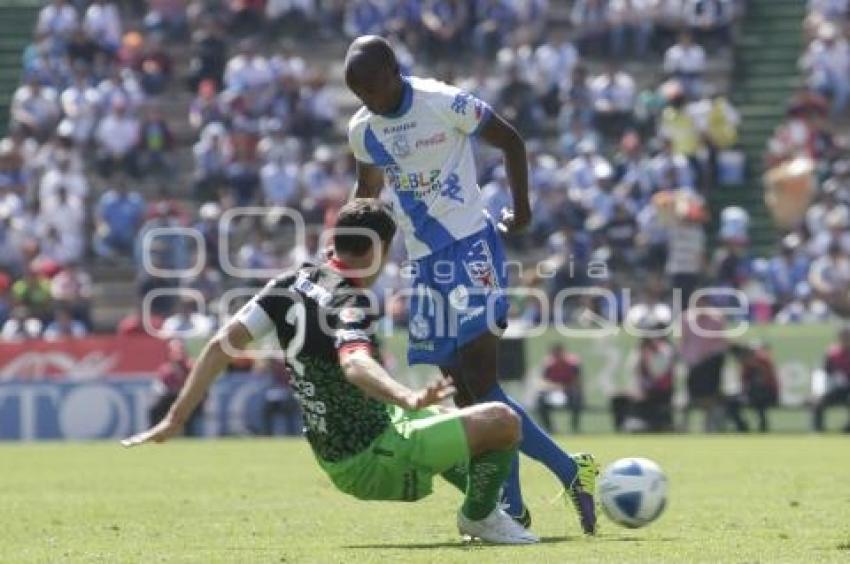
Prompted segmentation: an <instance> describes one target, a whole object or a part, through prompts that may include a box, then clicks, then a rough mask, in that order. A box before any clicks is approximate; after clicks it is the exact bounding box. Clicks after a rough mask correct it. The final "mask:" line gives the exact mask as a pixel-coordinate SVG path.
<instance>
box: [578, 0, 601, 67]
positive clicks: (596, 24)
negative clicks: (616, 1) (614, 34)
mask: <svg viewBox="0 0 850 564" xmlns="http://www.w3.org/2000/svg"><path fill="white" fill-rule="evenodd" d="M570 23H571V24H572V27H573V29H577V30H580V32H579V35H578V45H579V50H580V51H581V53H582V54H583V55H600V54H602V52H603V50H604V44H605V32H606V30H607V27H608V12H607V7H606V3H605V2H603V1H602V0H576V1H575V2H574V3H573V7H572V10H571V11H570Z"/></svg>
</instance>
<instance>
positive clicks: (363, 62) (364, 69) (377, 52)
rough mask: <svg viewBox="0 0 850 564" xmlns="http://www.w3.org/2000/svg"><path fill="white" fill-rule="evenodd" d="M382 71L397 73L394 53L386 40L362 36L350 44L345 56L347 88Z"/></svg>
mask: <svg viewBox="0 0 850 564" xmlns="http://www.w3.org/2000/svg"><path fill="white" fill-rule="evenodd" d="M384 69H387V70H390V71H391V72H399V65H398V59H396V56H395V51H393V48H392V46H391V45H390V44H389V42H388V41H387V40H386V39H384V38H383V37H380V36H377V35H364V36H361V37H358V38H357V39H355V40H354V41H352V42H351V45H349V47H348V52H347V53H346V54H345V83H346V84H347V85H348V86H349V87H351V86H352V85H354V84H362V83H363V82H364V81H368V80H370V79H372V78H373V77H374V76H375V75H377V74H379V73H381V71H383V70H384Z"/></svg>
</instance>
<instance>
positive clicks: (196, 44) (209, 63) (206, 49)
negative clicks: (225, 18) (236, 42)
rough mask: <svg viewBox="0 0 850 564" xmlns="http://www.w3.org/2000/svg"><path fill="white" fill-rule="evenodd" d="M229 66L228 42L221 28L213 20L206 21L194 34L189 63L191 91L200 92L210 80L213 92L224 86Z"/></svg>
mask: <svg viewBox="0 0 850 564" xmlns="http://www.w3.org/2000/svg"><path fill="white" fill-rule="evenodd" d="M226 65H227V40H226V37H225V36H224V34H223V32H222V29H221V26H220V25H218V23H217V22H216V21H215V20H213V19H212V18H209V19H206V20H205V21H204V22H203V24H202V25H201V27H200V29H198V30H197V31H195V32H194V33H193V34H192V59H191V61H190V62H189V89H190V90H192V91H195V90H198V89H199V87H200V84H201V83H202V82H203V81H205V80H209V81H211V83H212V88H213V91H215V90H220V89H221V87H222V86H223V85H224V68H225V66H226Z"/></svg>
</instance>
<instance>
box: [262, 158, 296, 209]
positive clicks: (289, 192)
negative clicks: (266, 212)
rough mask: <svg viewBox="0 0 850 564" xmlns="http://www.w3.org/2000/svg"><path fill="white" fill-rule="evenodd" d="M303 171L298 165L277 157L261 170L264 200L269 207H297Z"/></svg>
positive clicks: (287, 159)
mask: <svg viewBox="0 0 850 564" xmlns="http://www.w3.org/2000/svg"><path fill="white" fill-rule="evenodd" d="M300 174H301V171H300V169H299V166H298V163H297V162H294V161H293V160H291V158H287V156H285V155H277V156H275V157H274V158H273V159H271V160H269V161H268V162H267V163H266V164H264V165H263V167H262V168H261V169H260V179H261V182H262V185H263V200H264V203H265V204H266V205H267V206H285V207H296V205H297V203H298V196H299V188H300V186H299V179H300Z"/></svg>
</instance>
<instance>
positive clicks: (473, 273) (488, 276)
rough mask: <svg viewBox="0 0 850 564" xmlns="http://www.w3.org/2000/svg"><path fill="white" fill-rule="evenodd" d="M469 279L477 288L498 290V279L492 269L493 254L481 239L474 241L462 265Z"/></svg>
mask: <svg viewBox="0 0 850 564" xmlns="http://www.w3.org/2000/svg"><path fill="white" fill-rule="evenodd" d="M463 265H464V267H465V268H466V273H467V274H468V275H469V279H470V280H471V281H472V283H473V284H474V285H475V286H478V287H479V288H498V287H499V279H498V277H497V276H496V271H495V268H494V267H493V253H492V252H491V251H490V246H489V245H488V244H487V241H485V240H484V239H481V240H479V241H476V242H475V243H474V244H473V245H472V247H471V248H470V250H469V252H468V253H467V254H466V260H464V263H463Z"/></svg>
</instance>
